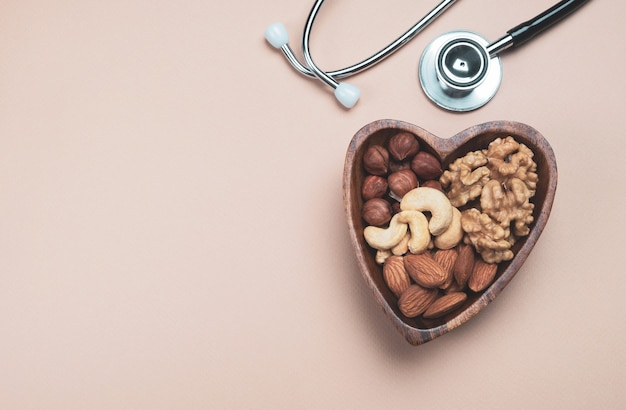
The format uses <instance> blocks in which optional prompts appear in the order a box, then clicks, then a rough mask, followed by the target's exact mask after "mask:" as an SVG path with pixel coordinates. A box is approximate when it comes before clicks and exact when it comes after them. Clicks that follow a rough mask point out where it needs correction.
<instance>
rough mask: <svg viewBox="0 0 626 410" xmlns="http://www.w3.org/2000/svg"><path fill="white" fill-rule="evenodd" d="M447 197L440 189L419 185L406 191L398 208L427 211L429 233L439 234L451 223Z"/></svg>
mask: <svg viewBox="0 0 626 410" xmlns="http://www.w3.org/2000/svg"><path fill="white" fill-rule="evenodd" d="M453 208H454V207H453V206H452V204H451V203H450V200H449V199H448V197H447V196H446V195H445V194H444V193H443V192H441V191H439V190H438V189H435V188H430V187H419V188H415V189H413V190H411V191H409V192H407V193H406V194H405V195H404V197H403V198H402V201H401V202H400V209H401V210H403V211H406V210H415V211H428V212H430V214H431V218H430V222H429V224H428V226H429V229H430V233H432V234H433V235H435V236H438V235H441V234H442V233H443V232H444V231H445V230H446V229H448V227H449V226H450V224H451V223H452V215H453V212H452V209H453Z"/></svg>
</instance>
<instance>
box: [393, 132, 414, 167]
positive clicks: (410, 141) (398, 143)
mask: <svg viewBox="0 0 626 410" xmlns="http://www.w3.org/2000/svg"><path fill="white" fill-rule="evenodd" d="M387 149H388V150H389V154H391V157H392V158H393V159H395V160H396V161H404V160H405V159H407V158H409V157H412V156H413V155H415V154H417V152H418V151H419V150H420V143H419V142H418V141H417V139H416V138H415V135H413V134H411V133H409V132H399V133H397V134H396V135H394V136H393V137H391V138H390V139H389V143H388V144H387Z"/></svg>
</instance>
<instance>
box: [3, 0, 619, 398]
mask: <svg viewBox="0 0 626 410" xmlns="http://www.w3.org/2000/svg"><path fill="white" fill-rule="evenodd" d="M554 2H555V0H541V1H540V0H533V1H523V2H522V1H509V2H506V3H505V2H502V1H496V0H473V1H461V2H458V3H457V4H456V5H455V6H453V7H452V9H450V11H449V12H448V13H447V14H445V15H444V16H443V17H442V18H441V19H439V20H438V21H437V22H436V23H435V24H433V25H432V26H430V27H429V28H428V29H427V30H426V31H424V32H423V33H422V34H421V35H420V36H418V38H417V39H415V40H414V41H413V42H412V43H410V44H409V45H407V47H406V48H404V49H402V50H401V51H400V52H399V53H398V54H396V55H395V56H393V57H392V58H390V59H389V60H387V61H385V62H384V63H383V64H381V65H380V66H378V67H376V68H374V69H373V70H371V71H368V72H365V73H363V74H360V75H359V76H357V77H354V78H352V79H351V80H350V81H351V82H352V83H353V84H355V85H358V86H359V87H361V88H362V91H363V97H362V100H361V101H360V102H359V103H358V105H357V106H356V107H355V108H354V109H353V110H351V111H346V110H342V109H341V108H340V107H339V106H338V105H337V104H336V103H335V102H334V100H333V99H332V97H331V95H330V94H329V90H328V89H326V88H324V87H322V86H320V84H318V83H316V82H314V81H310V80H306V79H303V78H302V77H301V76H299V75H298V74H297V73H295V72H294V71H293V70H292V69H291V68H290V67H289V66H288V64H287V63H286V61H284V60H283V59H282V57H281V56H280V55H279V54H278V53H277V52H275V51H274V50H273V49H272V48H271V47H269V46H268V45H267V44H266V42H265V40H264V38H263V31H264V30H265V28H266V26H267V25H269V24H270V23H272V22H274V21H283V22H284V23H285V25H286V26H287V28H288V29H289V31H290V34H291V36H292V44H293V45H294V47H295V49H296V50H299V43H300V36H301V28H302V26H303V24H304V21H305V18H306V15H307V14H308V12H309V8H310V6H311V4H312V2H311V1H292V0H272V1H265V2H258V1H249V0H244V1H239V2H235V1H219V2H218V1H196V0H189V1H179V2H164V1H148V0H124V1H120V0H110V1H95V0H83V1H70V0H56V1H39V0H21V1H11V0H5V1H2V2H0V187H1V188H0V278H1V281H0V332H1V336H0V407H1V408H3V409H250V408H258V409H279V408H284V409H295V408H298V409H328V408H335V409H383V408H384V409H412V408H425V409H458V408H469V409H479V408H480V409H502V408H507V409H530V408H538V409H553V408H557V406H558V408H563V409H590V408H594V409H600V408H601V409H618V408H624V406H625V405H626V389H624V380H625V379H626V349H625V348H624V344H625V342H626V324H625V323H624V311H625V310H626V299H625V298H624V292H625V290H626V278H625V276H624V275H625V273H626V272H625V268H624V266H625V263H624V260H625V259H624V258H625V257H626V251H625V248H624V241H623V238H624V230H625V229H626V217H625V216H624V215H625V214H624V202H625V201H626V194H625V193H624V192H625V191H624V185H625V184H626V173H625V171H624V163H625V161H624V156H625V155H626V143H625V142H624V137H625V135H626V134H625V131H624V130H625V128H626V118H625V115H626V103H625V97H624V96H625V95H626V85H625V83H624V81H623V79H624V70H623V67H624V65H625V64H626V57H625V56H624V55H625V54H624V51H625V50H624V41H623V39H624V37H625V36H626V25H624V23H623V19H624V16H625V15H626V3H625V2H623V1H618V0H603V1H600V0H596V1H591V2H590V3H589V4H588V5H586V6H585V7H584V8H583V9H582V10H580V11H579V12H577V13H576V14H575V15H573V16H572V17H571V18H569V19H568V20H566V21H564V22H563V23H562V24H561V25H559V26H558V27H556V28H554V29H553V30H551V31H550V32H549V33H546V34H545V35H544V36H542V37H540V38H539V39H537V40H536V41H534V42H531V43H528V44H527V45H526V46H525V47H524V48H522V49H520V50H518V51H515V52H511V53H509V54H507V55H506V56H504V57H503V64H504V70H505V77H504V82H503V84H502V88H501V90H500V92H499V94H498V95H497V96H496V98H495V99H494V100H493V101H492V102H491V103H490V104H489V105H487V106H486V107H484V108H483V109H480V110H478V111H475V112H472V113H468V114H451V113H448V112H444V111H442V110H440V109H438V108H436V107H434V106H433V105H432V104H431V103H429V102H428V101H427V99H426V98H425V97H424V95H423V94H422V92H421V90H420V89H419V86H418V80H417V76H416V70H417V62H418V60H419V56H420V54H421V52H422V50H423V49H424V47H425V45H426V44H427V43H428V42H429V41H430V40H431V39H433V38H434V37H435V36H436V35H438V34H440V33H443V32H445V31H448V30H453V29H470V30H474V31H477V32H480V33H482V34H484V35H485V36H486V37H487V38H490V39H492V40H495V39H496V38H497V37H499V36H500V35H501V34H503V33H504V32H505V31H506V30H507V29H509V28H510V27H512V26H514V25H516V24H518V23H520V22H521V21H523V20H525V19H527V18H530V17H531V16H533V15H535V14H537V13H538V12H540V11H542V10H544V9H546V8H548V7H549V6H551V5H552V4H553V3H554ZM435 4H436V2H425V1H424V2H415V1H410V0H385V1H368V2H362V1H358V0H343V1H334V0H331V1H328V2H327V4H326V5H325V6H324V8H323V9H322V13H321V15H320V17H319V19H318V22H317V25H316V26H315V32H314V35H313V44H312V48H313V51H314V53H315V56H316V59H317V61H318V62H319V64H320V65H321V66H323V67H327V68H337V67H339V66H344V65H346V64H350V63H352V62H354V61H355V60H356V59H360V58H363V57H364V56H365V55H367V54H369V53H371V52H373V51H374V50H376V49H378V48H380V47H382V46H384V45H385V44H386V43H387V41H388V40H390V39H391V38H393V37H395V36H396V35H398V34H400V33H401V32H403V31H404V30H406V29H407V28H408V27H409V26H410V25H411V24H413V22H414V21H415V20H416V19H417V18H418V17H419V16H421V15H423V14H424V13H425V12H426V11H427V10H429V9H430V8H431V7H433V6H434V5H435ZM380 118H394V119H400V120H405V121H409V122H413V123H415V124H417V125H420V126H422V127H424V128H426V129H428V130H430V131H431V132H433V133H435V134H438V135H440V136H442V137H447V136H451V135H453V134H454V133H456V132H458V131H461V130H462V129H464V128H466V127H469V126H471V125H474V124H477V123H480V122H484V121H489V120H497V119H507V120H515V121H520V122H524V123H527V124H529V125H531V126H533V127H535V128H537V129H538V130H539V131H540V132H542V133H543V135H544V136H545V137H546V138H547V139H548V140H549V141H550V143H551V144H552V146H553V148H554V151H555V153H556V156H557V159H558V161H559V162H558V166H559V187H558V191H557V197H556V201H555V203H554V208H553V212H552V217H551V219H550V221H549V223H548V226H547V227H546V229H545V231H544V234H543V236H542V237H541V239H540V241H539V243H538V245H537V247H536V248H535V250H534V252H533V253H532V254H531V255H530V257H529V258H528V260H527V262H526V264H525V265H524V267H523V268H522V269H521V270H520V272H519V273H518V275H517V276H516V278H515V280H513V281H512V282H511V284H510V285H509V286H508V287H507V288H506V289H505V291H504V292H503V293H502V294H501V295H500V297H499V298H498V299H496V300H495V301H494V302H493V303H492V304H491V305H490V306H489V307H488V308H487V309H486V310H485V311H483V312H482V313H480V314H479V315H478V316H477V317H475V318H474V319H472V320H471V321H470V322H468V323H467V324H465V325H463V326H461V327H460V328H458V329H456V330H454V331H453V332H451V333H449V334H447V335H445V336H443V337H441V338H439V339H436V340H434V341H432V342H430V343H427V344H425V345H423V346H420V347H412V346H410V345H409V344H408V343H406V342H405V341H404V339H403V338H402V337H401V336H400V334H399V333H397V332H396V330H395V329H394V328H392V326H391V324H390V323H389V322H388V321H387V319H386V318H385V317H384V315H383V314H382V312H381V311H380V309H379V308H378V307H377V306H375V303H374V301H373V299H372V298H371V297H370V294H369V291H368V289H367V288H366V286H365V285H364V283H363V281H362V279H361V276H360V273H359V271H358V269H357V266H356V262H355V258H354V255H353V253H352V249H351V245H350V243H349V239H348V234H347V227H346V224H345V219H344V213H343V207H342V191H341V175H342V169H343V160H344V155H345V151H346V148H347V145H348V142H349V141H350V138H351V137H352V136H353V135H354V133H355V132H356V131H357V130H358V129H359V128H361V127H362V126H363V125H365V124H367V123H369V122H371V121H374V120H376V119H380Z"/></svg>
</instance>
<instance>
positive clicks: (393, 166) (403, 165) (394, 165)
mask: <svg viewBox="0 0 626 410" xmlns="http://www.w3.org/2000/svg"><path fill="white" fill-rule="evenodd" d="M403 169H411V161H409V160H407V161H402V162H398V161H389V172H398V171H402V170H403Z"/></svg>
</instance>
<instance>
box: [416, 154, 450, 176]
mask: <svg viewBox="0 0 626 410" xmlns="http://www.w3.org/2000/svg"><path fill="white" fill-rule="evenodd" d="M411 169H412V170H413V172H415V174H416V175H417V177H418V178H420V179H421V180H429V179H438V178H439V177H440V176H441V174H442V173H443V169H442V168H441V162H439V160H438V159H437V158H435V156H434V155H432V154H429V153H428V152H425V151H420V152H418V153H417V154H416V155H415V157H413V160H412V161H411Z"/></svg>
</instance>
